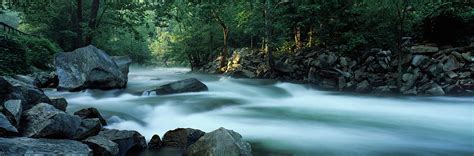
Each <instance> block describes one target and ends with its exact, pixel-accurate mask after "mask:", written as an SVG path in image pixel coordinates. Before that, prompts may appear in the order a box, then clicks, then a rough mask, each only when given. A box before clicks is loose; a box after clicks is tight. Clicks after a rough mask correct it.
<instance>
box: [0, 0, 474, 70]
mask: <svg viewBox="0 0 474 156" xmlns="http://www.w3.org/2000/svg"><path fill="white" fill-rule="evenodd" d="M2 3H3V4H2V8H1V10H0V22H4V23H7V24H9V25H11V26H12V27H14V28H17V29H18V30H20V31H22V32H24V33H26V35H25V34H19V33H16V34H15V33H13V34H12V33H6V32H4V31H0V34H1V35H0V41H1V43H2V45H1V46H0V48H1V49H0V53H1V54H0V60H1V65H0V72H1V74H15V73H27V72H31V71H32V70H34V69H31V67H30V66H34V67H35V69H36V68H38V69H42V70H45V69H51V68H52V66H51V65H50V64H51V63H52V58H53V56H54V54H55V53H58V52H61V51H72V50H74V49H76V48H79V47H83V46H86V45H89V44H93V45H95V46H97V47H98V48H101V49H103V50H105V51H106V52H107V53H108V54H109V55H129V56H131V57H132V59H133V61H134V62H136V63H139V64H158V65H165V66H191V67H199V66H202V65H204V64H206V63H208V62H210V61H212V60H215V59H216V58H217V57H221V58H226V57H228V56H229V55H230V53H231V52H232V50H233V49H236V48H243V47H248V48H253V49H259V50H261V51H263V52H265V53H267V54H269V55H268V56H269V57H270V59H269V60H268V61H269V62H268V64H270V66H272V65H273V62H274V60H278V59H279V58H281V57H284V56H287V55H292V54H293V53H295V51H303V52H304V51H311V50H313V49H319V48H328V49H332V51H334V52H337V53H345V55H349V56H353V57H357V56H358V55H360V53H359V51H363V50H366V49H370V48H385V49H391V50H393V51H400V50H399V49H400V45H401V43H402V38H403V37H406V36H407V37H412V38H413V40H415V41H416V42H419V43H434V44H437V45H438V46H443V45H452V46H456V45H462V44H466V43H470V42H472V40H473V39H472V38H470V37H472V36H473V30H472V28H474V10H473V6H474V4H473V2H471V1H469V0H464V1H448V0H306V1H268V0H267V1H265V0H260V1H258V0H257V1H250V2H249V1H204V0H202V1H183V0H180V1H161V2H116V1H107V0H55V1H49V2H44V3H29V4H27V5H8V4H7V3H6V2H3V1H2ZM224 60H225V59H224ZM221 65H223V62H222V64H221Z"/></svg>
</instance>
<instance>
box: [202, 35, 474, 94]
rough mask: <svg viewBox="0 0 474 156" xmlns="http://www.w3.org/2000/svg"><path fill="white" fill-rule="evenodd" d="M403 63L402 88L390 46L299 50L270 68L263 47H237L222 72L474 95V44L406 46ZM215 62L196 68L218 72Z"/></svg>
mask: <svg viewBox="0 0 474 156" xmlns="http://www.w3.org/2000/svg"><path fill="white" fill-rule="evenodd" d="M407 51H408V52H407V53H406V54H405V57H403V60H402V62H403V64H402V81H403V82H402V87H401V88H399V87H398V86H397V77H398V71H397V66H398V60H397V57H396V54H394V53H393V52H391V51H389V50H382V49H371V50H368V51H364V52H361V53H360V55H357V56H346V55H342V54H338V53H335V52H332V51H329V50H324V49H320V50H316V51H308V52H303V51H297V52H295V53H294V54H292V55H288V56H289V57H284V58H282V59H280V60H278V61H276V63H275V68H274V69H275V70H274V72H270V68H269V67H268V65H267V63H266V62H267V61H266V58H267V57H266V55H265V53H263V52H262V51H258V50H252V49H247V48H243V49H237V50H235V51H234V52H233V54H232V57H231V58H230V59H229V61H228V64H227V67H226V68H225V69H221V70H222V71H224V72H223V73H224V74H226V75H230V76H233V77H238V78H242V77H243V78H271V79H279V80H283V81H299V82H304V83H310V84H313V85H315V86H317V87H319V88H323V89H329V90H337V91H347V92H358V93H370V94H389V95H390V94H402V95H431V96H432V95H434V96H439V95H474V79H473V73H474V44H471V45H469V46H465V47H449V46H445V47H436V46H435V45H415V46H412V47H408V49H407ZM218 62H219V61H218V60H216V61H214V62H210V63H209V64H207V65H205V66H203V67H201V68H199V70H198V71H200V72H206V73H217V72H216V71H219V69H218V65H219V64H218Z"/></svg>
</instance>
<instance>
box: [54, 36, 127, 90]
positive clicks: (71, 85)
mask: <svg viewBox="0 0 474 156" xmlns="http://www.w3.org/2000/svg"><path fill="white" fill-rule="evenodd" d="M54 63H55V65H56V73H57V74H58V78H59V85H58V87H57V88H58V90H67V91H78V90H82V89H87V88H90V89H115V88H125V86H126V84H127V79H126V76H125V75H124V74H123V73H122V71H121V70H120V68H119V66H117V64H116V63H115V62H114V61H113V60H112V59H111V58H110V57H109V56H108V55H107V54H106V53H105V52H104V51H102V50H100V49H98V48H96V47H94V46H92V45H89V46H87V47H83V48H79V49H76V50H74V51H72V52H64V53H59V54H57V55H56V56H55V58H54Z"/></svg>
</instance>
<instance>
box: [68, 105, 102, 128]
mask: <svg viewBox="0 0 474 156" xmlns="http://www.w3.org/2000/svg"><path fill="white" fill-rule="evenodd" d="M74 115H77V116H79V117H81V119H90V118H98V119H99V120H100V123H101V124H102V126H106V125H107V122H106V121H105V119H104V118H103V117H102V115H100V113H99V111H98V110H97V109H96V108H92V107H89V108H84V109H81V110H79V111H77V112H74Z"/></svg>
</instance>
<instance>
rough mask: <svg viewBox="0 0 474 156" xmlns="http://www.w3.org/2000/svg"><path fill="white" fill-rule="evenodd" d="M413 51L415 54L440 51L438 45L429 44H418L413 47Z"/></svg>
mask: <svg viewBox="0 0 474 156" xmlns="http://www.w3.org/2000/svg"><path fill="white" fill-rule="evenodd" d="M410 50H411V53H413V54H425V53H436V52H438V51H439V48H438V47H433V46H428V45H418V46H413V47H411V49H410Z"/></svg>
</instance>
